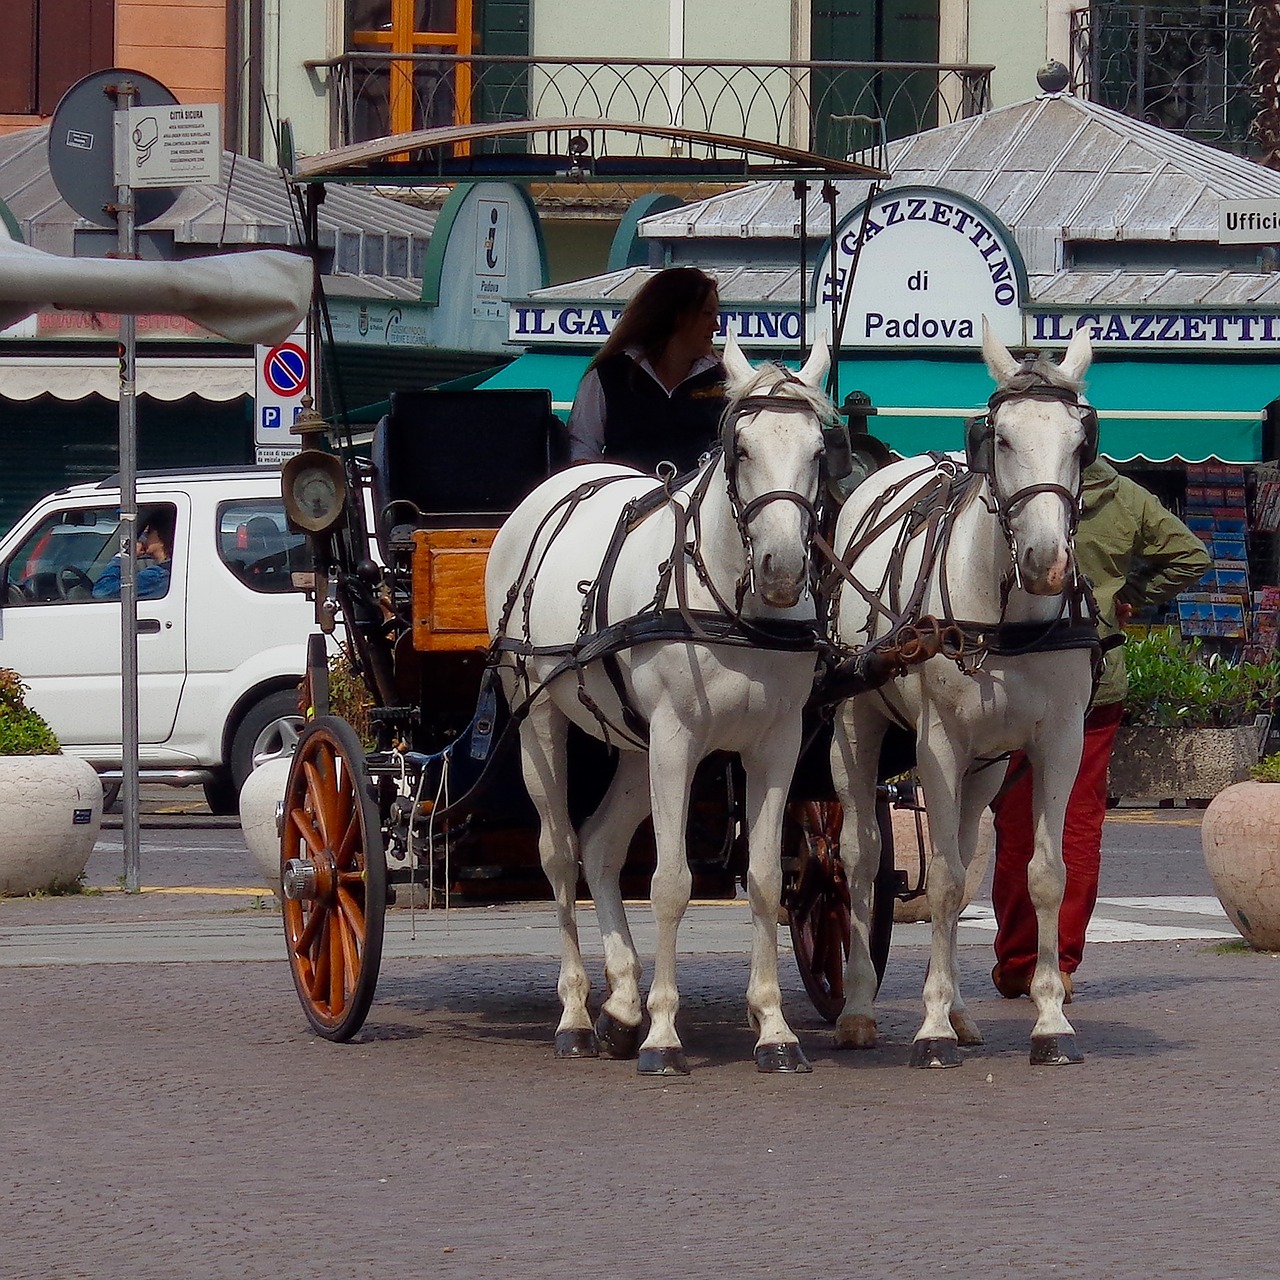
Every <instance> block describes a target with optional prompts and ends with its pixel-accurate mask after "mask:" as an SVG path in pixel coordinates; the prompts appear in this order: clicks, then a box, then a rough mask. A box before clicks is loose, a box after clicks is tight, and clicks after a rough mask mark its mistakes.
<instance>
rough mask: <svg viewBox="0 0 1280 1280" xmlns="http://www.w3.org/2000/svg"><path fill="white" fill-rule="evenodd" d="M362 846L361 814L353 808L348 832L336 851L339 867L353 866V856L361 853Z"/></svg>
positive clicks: (347, 827) (349, 817) (343, 835)
mask: <svg viewBox="0 0 1280 1280" xmlns="http://www.w3.org/2000/svg"><path fill="white" fill-rule="evenodd" d="M360 844H361V842H360V814H359V812H358V811H357V810H356V809H355V807H354V806H353V807H352V810H351V813H350V815H349V816H348V818H347V826H346V830H345V831H343V833H342V839H341V840H339V841H338V847H337V849H335V850H334V861H335V862H336V863H337V864H338V866H339V867H341V868H344V869H345V868H347V867H350V866H351V861H352V855H353V854H355V853H358V852H360Z"/></svg>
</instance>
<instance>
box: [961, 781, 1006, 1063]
mask: <svg viewBox="0 0 1280 1280" xmlns="http://www.w3.org/2000/svg"><path fill="white" fill-rule="evenodd" d="M1003 780H1004V770H1003V769H999V768H996V767H994V766H988V767H987V768H983V769H979V770H978V771H977V772H972V773H969V774H968V775H966V777H965V779H964V782H963V783H962V784H961V800H960V831H959V848H960V860H961V862H962V863H963V864H964V872H965V876H966V878H967V877H968V874H969V866H970V864H971V863H972V862H973V855H974V853H975V852H976V850H977V847H978V823H979V822H980V821H981V819H982V811H983V810H984V809H985V808H986V807H987V805H989V804H990V803H991V801H992V799H993V797H994V796H995V793H996V792H997V791H998V790H999V789H1000V783H1001V782H1002V781H1003ZM957 924H958V922H957ZM958 934H959V928H958V927H957V928H953V929H952V931H951V972H952V974H953V975H954V981H955V989H954V991H953V993H952V997H951V1027H952V1029H953V1030H954V1031H955V1033H956V1038H957V1039H958V1040H959V1042H960V1043H961V1044H962V1045H979V1044H982V1032H981V1031H980V1030H979V1029H978V1024H977V1023H976V1022H975V1021H974V1020H973V1018H972V1016H971V1015H970V1013H969V1010H968V1009H967V1008H966V1006H965V1003H964V997H963V996H962V995H961V994H960V965H959V957H958V956H957V953H956V944H957V935H958Z"/></svg>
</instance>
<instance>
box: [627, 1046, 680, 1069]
mask: <svg viewBox="0 0 1280 1280" xmlns="http://www.w3.org/2000/svg"><path fill="white" fill-rule="evenodd" d="M636 1073H637V1074H638V1075H642V1076H687V1075H688V1074H689V1064H688V1062H686V1061H685V1056H684V1050H683V1049H681V1048H680V1047H679V1046H678V1045H677V1046H676V1047H675V1048H674V1049H641V1050H640V1056H639V1057H638V1058H637V1059H636Z"/></svg>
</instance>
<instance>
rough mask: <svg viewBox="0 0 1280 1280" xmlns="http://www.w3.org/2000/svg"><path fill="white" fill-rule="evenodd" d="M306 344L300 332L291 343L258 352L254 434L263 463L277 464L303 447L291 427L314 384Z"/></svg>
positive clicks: (263, 348) (294, 335) (260, 459)
mask: <svg viewBox="0 0 1280 1280" xmlns="http://www.w3.org/2000/svg"><path fill="white" fill-rule="evenodd" d="M304 341H305V338H304V336H303V334H302V333H301V332H299V333H295V334H293V336H292V338H291V340H290V341H288V342H281V343H278V344H277V345H276V346H274V347H262V346H260V347H259V348H258V350H257V357H258V360H257V365H258V367H257V378H256V382H257V388H256V395H255V397H254V400H255V403H254V433H253V434H254V442H255V444H256V445H257V446H258V449H257V453H258V461H259V462H277V461H279V460H280V459H281V458H282V457H287V456H288V455H289V454H293V453H296V452H297V451H298V449H299V448H301V443H302V442H301V440H300V439H299V437H297V436H295V435H294V434H293V433H292V432H291V431H290V430H289V428H290V427H292V426H293V422H294V419H295V418H297V416H298V414H299V413H300V412H301V410H302V397H303V395H304V394H305V393H306V392H307V391H308V390H309V389H310V384H311V362H310V360H308V358H307V350H306V347H305V346H303V345H302V343H303V342H304Z"/></svg>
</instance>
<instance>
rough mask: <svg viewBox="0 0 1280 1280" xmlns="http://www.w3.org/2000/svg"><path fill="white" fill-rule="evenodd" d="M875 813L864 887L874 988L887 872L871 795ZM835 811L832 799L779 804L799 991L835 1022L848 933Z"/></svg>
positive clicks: (888, 893) (879, 809) (883, 810)
mask: <svg viewBox="0 0 1280 1280" xmlns="http://www.w3.org/2000/svg"><path fill="white" fill-rule="evenodd" d="M876 816H877V819H878V821H879V824H880V839H881V850H882V852H881V858H880V871H879V873H878V874H877V875H876V878H875V882H874V884H873V886H872V893H871V939H870V941H871V963H872V965H873V966H874V967H875V971H876V984H877V987H878V986H879V983H880V982H881V981H883V979H884V970H885V965H886V964H887V963H888V960H889V941H890V938H891V935H892V933H893V904H894V893H893V885H894V873H893V827H892V824H891V823H890V821H889V810H888V805H887V804H885V803H883V802H880V801H878V802H877V804H876ZM843 817H844V815H843V811H842V810H841V808H840V805H839V804H838V803H837V802H836V801H832V800H802V801H796V802H795V803H793V804H790V805H788V806H787V811H786V817H785V819H784V821H783V831H782V847H783V853H784V857H788V858H790V859H794V865H795V866H796V874H795V878H794V882H793V886H792V888H791V891H790V892H789V894H788V897H787V916H788V923H789V925H790V929H791V945H792V948H793V949H794V951H795V956H796V965H797V967H798V968H799V970H800V980H801V982H803V983H804V989H805V991H806V992H808V995H809V999H810V1001H811V1002H812V1004H813V1007H814V1008H815V1009H816V1010H817V1011H818V1013H819V1014H820V1015H821V1016H822V1017H823V1018H824V1019H825V1020H826V1021H827V1022H835V1020H836V1019H837V1018H838V1017H839V1016H840V1010H841V1009H843V1008H844V970H845V964H846V963H847V961H848V959H849V941H850V937H851V936H852V924H851V905H850V898H849V885H848V883H847V881H846V880H845V875H844V867H843V865H842V864H841V862H840V828H841V825H842V822H843ZM886 866H887V867H888V874H887V875H886V873H885V868H886Z"/></svg>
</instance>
